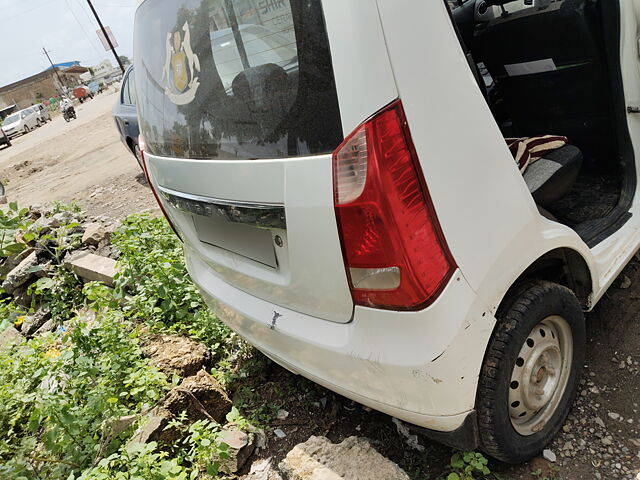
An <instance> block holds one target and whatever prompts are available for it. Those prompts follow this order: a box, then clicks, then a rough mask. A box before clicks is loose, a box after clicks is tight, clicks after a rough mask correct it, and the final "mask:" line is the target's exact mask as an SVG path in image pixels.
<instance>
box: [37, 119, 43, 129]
mask: <svg viewBox="0 0 640 480" xmlns="http://www.w3.org/2000/svg"><path fill="white" fill-rule="evenodd" d="M36 126H38V127H41V126H42V122H41V121H40V119H39V118H36Z"/></svg>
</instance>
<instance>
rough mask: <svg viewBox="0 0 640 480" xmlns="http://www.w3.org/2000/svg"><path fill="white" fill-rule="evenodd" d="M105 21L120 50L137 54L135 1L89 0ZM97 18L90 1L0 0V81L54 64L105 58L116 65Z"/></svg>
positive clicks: (88, 63)
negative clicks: (103, 38) (100, 30)
mask: <svg viewBox="0 0 640 480" xmlns="http://www.w3.org/2000/svg"><path fill="white" fill-rule="evenodd" d="M91 1H92V3H93V6H94V7H95V9H96V10H97V12H98V15H99V16H100V19H101V20H102V23H103V24H104V25H105V26H109V27H111V30H112V31H113V33H114V35H115V37H116V41H117V42H118V44H119V47H116V51H117V52H118V54H119V55H126V56H127V57H129V58H131V57H132V56H133V17H134V14H135V8H136V4H137V3H138V2H137V0H91ZM97 29H98V23H97V22H96V19H95V17H94V16H93V14H92V13H91V10H90V9H89V5H88V4H87V0H0V86H3V85H7V84H9V83H12V82H15V81H18V80H21V79H22V78H25V77H28V76H30V75H34V74H36V73H39V72H41V71H43V70H45V69H46V68H47V67H48V66H50V64H49V61H48V60H47V57H45V55H44V53H43V51H42V47H46V48H47V50H48V51H49V56H50V57H51V60H52V61H53V63H61V62H70V61H73V60H78V61H80V64H81V65H83V66H88V67H90V66H93V65H96V64H98V63H100V61H102V60H103V59H109V60H111V63H113V64H114V66H115V65H116V62H115V58H114V56H113V54H112V53H111V52H110V51H105V49H104V47H103V46H102V43H101V42H100V40H99V39H98V35H97V34H96V30H97Z"/></svg>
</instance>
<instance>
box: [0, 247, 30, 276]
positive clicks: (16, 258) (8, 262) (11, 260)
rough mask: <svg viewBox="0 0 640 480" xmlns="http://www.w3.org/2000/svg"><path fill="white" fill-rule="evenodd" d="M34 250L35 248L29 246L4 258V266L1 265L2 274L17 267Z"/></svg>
mask: <svg viewBox="0 0 640 480" xmlns="http://www.w3.org/2000/svg"><path fill="white" fill-rule="evenodd" d="M32 252H33V248H27V249H25V250H23V251H22V252H20V253H12V254H11V255H9V256H8V257H7V258H6V259H5V260H4V263H3V264H2V267H0V273H1V274H2V275H6V274H7V273H9V272H10V271H11V270H13V269H14V268H16V267H17V266H18V265H19V264H20V262H21V261H23V260H24V259H25V258H27V257H28V256H29V255H30V254H31V253H32Z"/></svg>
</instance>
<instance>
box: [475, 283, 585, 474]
mask: <svg viewBox="0 0 640 480" xmlns="http://www.w3.org/2000/svg"><path fill="white" fill-rule="evenodd" d="M551 316H560V317H562V318H564V320H565V321H566V323H567V324H568V326H569V327H570V332H571V333H570V335H571V337H572V340H573V348H572V355H571V359H572V362H571V367H570V371H569V373H568V379H567V383H566V387H565V389H564V392H563V394H562V395H561V396H560V395H558V397H557V398H558V399H559V400H558V403H557V406H556V407H555V410H552V409H549V410H548V411H549V413H548V415H549V416H548V417H547V421H546V423H544V424H543V425H544V426H541V425H536V427H537V428H536V429H534V432H535V433H530V434H527V435H522V434H520V433H518V431H516V429H515V428H514V425H513V424H512V421H511V416H510V405H509V401H510V400H509V391H510V390H509V389H510V388H511V387H510V384H511V383H512V374H514V373H515V371H514V367H515V365H516V361H518V362H521V361H522V359H519V358H518V356H519V354H520V351H521V349H522V348H523V347H524V345H525V342H527V343H528V344H529V341H530V340H531V339H530V338H529V337H530V335H532V333H533V332H532V331H533V329H534V327H536V326H537V325H538V324H539V323H540V322H541V321H543V320H545V319H547V318H549V317H551ZM497 318H498V323H497V324H496V327H495V330H494V332H493V336H492V338H491V340H490V342H489V347H488V348H487V352H486V354H485V358H484V362H483V365H482V370H481V373H480V383H479V386H478V397H477V402H476V407H477V412H478V426H479V430H480V441H481V447H482V449H483V450H484V452H485V453H487V454H488V455H490V456H492V457H494V458H496V459H498V460H501V461H503V462H506V463H512V464H519V463H523V462H525V461H527V460H530V459H531V458H533V457H534V456H536V455H538V454H539V453H540V452H541V451H542V450H543V449H544V448H545V446H546V445H548V444H549V442H550V441H551V440H552V438H553V437H554V436H555V434H556V433H557V432H558V431H559V430H560V428H561V427H562V424H563V423H564V421H565V419H566V417H567V415H568V414H569V411H570V410H571V407H572V405H573V402H574V400H575V397H576V394H577V391H578V388H579V385H580V377H581V374H582V367H583V364H584V352H585V338H586V332H585V323H584V315H583V313H582V309H581V307H580V303H579V301H578V299H577V298H576V296H575V295H574V294H573V292H572V291H571V290H569V289H568V288H565V287H563V286H561V285H558V284H556V283H551V282H547V281H536V282H528V283H526V284H524V285H522V286H521V287H520V288H517V289H515V291H514V292H513V293H512V294H510V295H509V297H508V298H507V299H506V300H505V302H503V305H502V306H501V308H500V309H499V311H498V314H497ZM554 338H555V337H554Z"/></svg>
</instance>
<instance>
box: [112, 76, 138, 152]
mask: <svg viewBox="0 0 640 480" xmlns="http://www.w3.org/2000/svg"><path fill="white" fill-rule="evenodd" d="M132 70H133V67H129V68H128V69H127V71H126V72H125V77H124V81H123V82H122V85H121V89H120V93H119V94H118V100H117V102H116V104H115V105H114V107H113V119H114V121H115V124H116V128H117V129H118V132H119V133H120V140H121V141H122V143H123V144H124V145H125V146H126V147H127V149H128V150H129V151H131V153H133V154H134V155H135V146H136V145H137V144H138V137H139V136H140V126H139V124H138V112H137V110H136V106H135V105H134V104H131V103H127V102H125V98H124V89H125V88H127V85H128V81H129V76H130V75H129V74H130V73H131V72H132ZM132 78H133V77H132Z"/></svg>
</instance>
